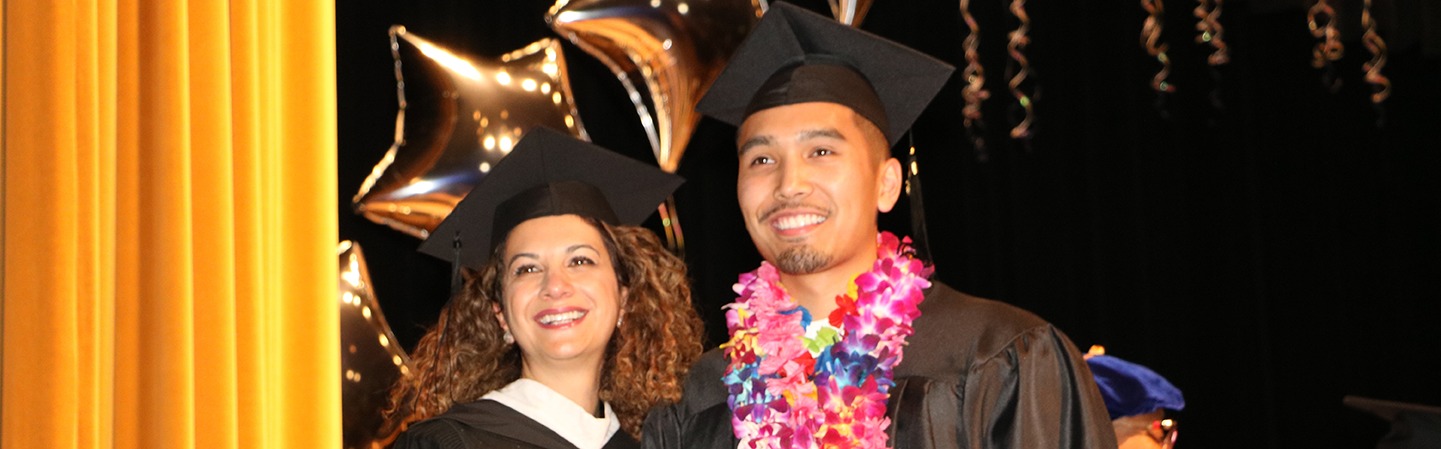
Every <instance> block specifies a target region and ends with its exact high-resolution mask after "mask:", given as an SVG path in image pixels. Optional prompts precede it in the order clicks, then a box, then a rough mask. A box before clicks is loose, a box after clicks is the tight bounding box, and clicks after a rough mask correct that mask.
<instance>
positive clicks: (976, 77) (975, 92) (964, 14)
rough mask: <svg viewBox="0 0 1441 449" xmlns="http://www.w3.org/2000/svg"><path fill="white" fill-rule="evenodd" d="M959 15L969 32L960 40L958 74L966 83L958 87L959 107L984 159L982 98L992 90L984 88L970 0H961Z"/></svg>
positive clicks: (977, 31) (978, 31)
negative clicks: (961, 57) (962, 51)
mask: <svg viewBox="0 0 1441 449" xmlns="http://www.w3.org/2000/svg"><path fill="white" fill-rule="evenodd" d="M961 19H962V20H965V22H966V26H967V27H969V28H970V34H967V35H966V39H965V40H964V41H962V46H964V47H965V55H966V67H965V68H963V69H961V76H962V79H965V80H966V87H962V88H961V98H963V99H965V101H966V105H965V106H964V107H962V108H961V117H962V123H963V124H964V125H965V127H966V135H968V136H970V138H971V144H972V146H973V147H975V149H976V151H977V152H978V153H979V154H981V155H982V158H983V159H984V155H985V146H986V143H985V139H984V138H983V137H982V135H983V132H982V128H983V123H982V122H981V102H982V101H985V100H986V99H987V98H990V97H991V93H990V92H988V91H986V88H985V86H986V71H985V69H984V68H983V67H981V52H980V41H981V27H980V25H979V24H977V23H976V18H975V16H972V15H971V0H961Z"/></svg>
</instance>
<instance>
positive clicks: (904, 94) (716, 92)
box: [696, 3, 955, 146]
mask: <svg viewBox="0 0 1441 449" xmlns="http://www.w3.org/2000/svg"><path fill="white" fill-rule="evenodd" d="M954 70H955V68H954V67H951V66H950V65H948V64H946V63H944V62H941V61H940V60H938V59H935V58H932V57H930V56H927V55H925V54H923V53H921V52H918V51H915V50H912V49H910V48H907V47H904V46H902V45H900V44H897V43H895V42H891V41H889V40H886V39H885V38H882V37H879V36H876V35H873V34H870V33H867V32H864V31H860V30H857V29H854V28H851V27H850V26H846V25H843V24H841V23H839V22H836V21H835V20H834V19H831V18H830V17H826V16H822V15H819V14H816V13H813V12H810V11H807V10H805V9H802V8H801V7H798V6H794V5H791V4H789V3H773V4H772V5H771V7H770V10H769V11H768V12H766V15H765V16H764V17H762V18H761V21H760V23H757V24H756V27H755V29H754V30H752V31H751V33H750V35H749V36H747V37H746V40H745V42H744V43H742V44H741V46H740V48H738V49H737V50H736V51H735V54H733V55H732V56H731V60H730V63H729V64H728V65H726V68H725V70H723V71H721V74H720V75H719V76H718V77H717V78H716V80H715V82H714V83H713V84H711V87H710V89H709V90H707V91H706V94H705V96H704V97H702V98H701V100H700V103H699V104H698V105H697V106H696V109H697V110H699V111H700V112H701V113H703V114H706V115H709V116H711V117H715V118H717V119H720V120H721V121H724V122H726V123H730V124H732V125H735V126H740V124H741V122H744V121H745V119H746V117H748V116H750V115H751V114H753V113H755V112H757V111H761V110H764V109H769V108H772V107H776V106H784V105H789V104H796V103H807V102H815V101H820V102H829V103H836V104H840V105H843V106H847V107H850V108H851V109H852V110H854V111H856V113H858V114H860V115H861V116H862V117H865V118H866V119H868V120H870V121H871V123H873V124H875V125H876V127H878V128H880V129H881V132H883V133H885V135H886V139H887V140H888V141H889V142H890V144H891V145H892V146H894V145H895V144H896V142H897V141H898V140H900V137H901V135H903V134H905V132H906V130H907V129H910V127H911V124H912V123H914V122H915V121H916V118H917V117H919V116H920V115H921V111H922V110H924V109H925V108H926V105H927V104H929V103H930V102H931V98H933V97H935V96H936V92H938V91H940V89H941V86H944V85H945V84H946V80H947V79H949V78H950V76H951V72H953V71H954Z"/></svg>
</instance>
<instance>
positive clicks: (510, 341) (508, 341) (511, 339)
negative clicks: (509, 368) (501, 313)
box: [500, 331, 515, 345]
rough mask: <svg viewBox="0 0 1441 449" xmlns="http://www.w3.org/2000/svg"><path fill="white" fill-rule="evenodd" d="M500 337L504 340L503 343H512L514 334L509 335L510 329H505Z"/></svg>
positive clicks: (513, 342)
mask: <svg viewBox="0 0 1441 449" xmlns="http://www.w3.org/2000/svg"><path fill="white" fill-rule="evenodd" d="M500 338H501V339H502V340H505V344H508V345H513V344H515V336H514V335H510V331H505V335H504V336H502V337H500Z"/></svg>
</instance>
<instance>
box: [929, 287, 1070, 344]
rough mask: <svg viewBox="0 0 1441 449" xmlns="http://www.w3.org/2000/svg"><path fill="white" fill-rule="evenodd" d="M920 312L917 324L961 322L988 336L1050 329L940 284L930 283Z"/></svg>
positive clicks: (1037, 319)
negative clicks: (986, 333) (924, 322)
mask: <svg viewBox="0 0 1441 449" xmlns="http://www.w3.org/2000/svg"><path fill="white" fill-rule="evenodd" d="M920 309H921V317H920V318H918V319H917V321H922V320H924V321H937V322H940V323H938V324H942V325H946V324H947V323H949V326H948V327H951V326H954V325H958V324H962V323H964V324H966V325H967V326H971V327H975V328H979V330H984V331H986V332H989V333H1003V334H1012V335H1014V334H1018V333H1021V332H1025V331H1028V330H1031V329H1035V328H1037V327H1045V326H1050V323H1048V322H1046V320H1044V319H1041V317H1039V316H1036V314H1034V313H1031V312H1029V311H1027V310H1025V309H1022V308H1020V307H1016V306H1013V305H1010V304H1006V303H1004V302H1000V301H996V300H993V299H987V298H982V297H979V296H975V295H971V294H968V293H963V292H960V291H958V290H956V289H954V288H951V286H949V285H946V284H944V283H942V282H940V281H932V283H931V288H929V289H927V290H926V299H925V300H924V301H922V302H921V305H920ZM918 333H919V332H918Z"/></svg>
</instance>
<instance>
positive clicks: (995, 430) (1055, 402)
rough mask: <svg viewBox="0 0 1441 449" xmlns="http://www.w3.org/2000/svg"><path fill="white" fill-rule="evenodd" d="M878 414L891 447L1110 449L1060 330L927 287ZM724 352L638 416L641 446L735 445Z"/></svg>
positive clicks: (1110, 436) (1101, 414)
mask: <svg viewBox="0 0 1441 449" xmlns="http://www.w3.org/2000/svg"><path fill="white" fill-rule="evenodd" d="M920 310H921V316H920V317H919V318H916V320H915V322H913V323H912V326H914V328H915V334H913V335H911V337H910V338H909V339H908V340H907V346H906V349H905V353H904V357H905V358H904V360H902V361H901V364H900V366H897V367H896V371H895V379H896V386H895V387H893V388H892V389H891V398H890V401H889V402H888V403H887V407H886V409H887V413H888V414H889V415H890V417H891V426H890V427H889V429H888V430H889V431H890V433H891V438H890V445H891V447H893V448H897V449H903V448H904V449H910V448H957V447H966V448H1045V449H1058V448H1087V449H1115V447H1116V441H1115V435H1114V431H1113V430H1112V429H1111V421H1110V417H1109V415H1107V414H1106V406H1105V403H1103V402H1102V401H1101V395H1100V392H1099V391H1098V390H1097V389H1096V384H1095V381H1094V379H1092V378H1091V372H1090V369H1089V368H1088V367H1087V366H1086V362H1085V361H1084V359H1083V358H1082V357H1081V354H1080V353H1079V352H1078V351H1077V350H1076V348H1075V346H1074V345H1072V344H1071V341H1070V339H1068V338H1066V336H1065V335H1064V334H1062V333H1061V331H1060V330H1057V329H1056V328H1055V327H1052V326H1051V324H1050V323H1047V322H1046V321H1044V320H1042V319H1041V318H1039V317H1037V316H1035V315H1033V314H1031V313H1030V312H1026V311H1024V310H1021V309H1019V308H1016V307H1013V306H1010V305H1007V304H1004V303H1000V302H996V301H991V300H988V299H982V298H977V297H974V296H970V295H966V294H964V293H961V292H958V291H956V290H954V289H951V288H950V287H948V286H946V285H945V284H941V283H940V282H935V283H934V285H933V286H932V287H931V288H930V289H929V290H927V291H926V299H925V300H924V301H922V302H921V305H920ZM725 368H726V360H725V354H724V353H723V352H722V351H721V350H719V349H717V350H712V351H709V352H707V353H706V354H705V355H703V356H701V359H700V361H698V362H697V363H696V365H695V366H694V367H693V368H692V369H691V372H690V377H689V378H688V379H687V380H686V387H685V397H684V398H683V399H682V400H681V402H680V403H678V404H674V405H668V406H661V407H656V408H655V409H653V410H652V411H651V413H650V415H649V416H648V417H647V418H646V422H645V425H644V430H643V433H644V435H643V437H642V438H641V440H642V441H643V442H644V447H646V448H655V449H659V448H683V449H692V448H717V449H719V448H735V447H736V444H737V443H738V440H736V438H735V436H734V434H733V433H732V431H731V411H730V408H729V406H727V405H726V387H725V384H724V383H723V382H721V377H722V376H723V375H724V373H725Z"/></svg>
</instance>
